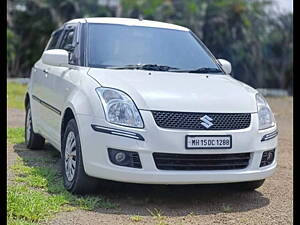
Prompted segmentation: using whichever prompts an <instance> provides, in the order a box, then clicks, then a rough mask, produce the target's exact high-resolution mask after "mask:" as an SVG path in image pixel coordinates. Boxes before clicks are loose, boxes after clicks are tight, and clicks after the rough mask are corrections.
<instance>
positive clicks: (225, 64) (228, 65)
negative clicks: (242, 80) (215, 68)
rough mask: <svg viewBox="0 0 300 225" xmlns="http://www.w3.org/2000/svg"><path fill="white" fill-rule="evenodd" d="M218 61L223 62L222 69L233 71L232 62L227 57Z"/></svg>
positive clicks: (227, 71) (226, 71)
mask: <svg viewBox="0 0 300 225" xmlns="http://www.w3.org/2000/svg"><path fill="white" fill-rule="evenodd" d="M218 62H219V63H220V64H221V66H222V69H223V70H224V71H225V73H226V74H230V73H231V63H230V62H228V61H227V60H225V59H218Z"/></svg>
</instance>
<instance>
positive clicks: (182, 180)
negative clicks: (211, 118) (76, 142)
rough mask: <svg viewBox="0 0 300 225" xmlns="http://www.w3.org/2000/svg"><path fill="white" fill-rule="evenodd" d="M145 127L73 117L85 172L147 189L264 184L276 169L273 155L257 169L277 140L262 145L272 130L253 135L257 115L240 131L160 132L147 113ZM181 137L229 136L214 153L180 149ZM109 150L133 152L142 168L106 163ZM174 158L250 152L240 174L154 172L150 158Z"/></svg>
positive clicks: (221, 172)
mask: <svg viewBox="0 0 300 225" xmlns="http://www.w3.org/2000/svg"><path fill="white" fill-rule="evenodd" d="M141 114H142V117H143V120H144V123H145V128H144V129H134V128H125V127H120V126H116V125H112V124H109V123H107V122H106V121H105V120H104V119H103V118H98V117H97V118H93V117H90V116H87V115H78V120H79V121H78V127H79V133H80V137H81V147H82V157H83V161H84V168H85V171H86V173H87V174H88V175H90V176H93V177H98V178H102V179H107V180H114V181H122V182H130V183H149V184H200V183H230V182H242V181H251V180H260V179H264V178H266V177H268V176H270V175H272V173H273V172H274V170H275V168H276V165H277V163H276V158H277V150H276V151H275V159H274V161H273V163H272V164H270V165H268V166H265V167H259V166H260V162H261V157H262V153H263V152H264V151H267V150H271V149H276V148H277V136H276V137H274V138H272V139H269V140H267V141H262V138H263V136H264V135H266V134H269V133H271V132H274V131H276V130H277V127H276V126H275V127H272V128H269V129H266V130H263V131H258V119H257V114H256V113H253V114H252V115H251V125H250V127H248V128H246V129H242V130H226V131H218V130H214V131H210V130H201V131H194V130H193V131H189V130H175V129H163V128H160V127H158V126H157V125H156V123H155V121H154V119H153V116H152V113H151V112H150V111H141ZM91 124H97V125H99V126H103V127H110V128H114V129H120V130H123V131H125V132H126V131H127V132H128V131H129V132H134V133H137V134H139V135H140V136H142V138H143V139H144V140H140V139H135V138H130V137H126V135H125V136H119V135H112V134H109V133H103V132H97V131H95V130H94V129H93V128H92V127H91ZM186 135H232V148H231V149H216V150H205V149H202V150H187V149H185V136H186ZM108 148H113V149H120V150H125V151H134V152H138V154H139V157H140V161H141V164H142V168H141V169H138V168H130V167H122V166H117V165H115V164H113V163H111V161H110V160H109V156H108V152H107V149H108ZM154 152H160V153H176V154H230V153H248V152H249V153H250V155H251V156H250V160H249V165H248V166H247V167H246V168H244V169H233V170H201V171H178V170H176V171H172V170H159V169H157V168H156V165H155V162H154V159H153V156H152V153H154Z"/></svg>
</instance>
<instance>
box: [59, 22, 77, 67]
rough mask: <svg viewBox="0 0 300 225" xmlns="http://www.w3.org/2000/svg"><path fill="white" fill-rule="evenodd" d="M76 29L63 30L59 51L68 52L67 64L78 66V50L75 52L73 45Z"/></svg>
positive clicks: (74, 45)
mask: <svg viewBox="0 0 300 225" xmlns="http://www.w3.org/2000/svg"><path fill="white" fill-rule="evenodd" d="M75 36H76V27H69V28H67V29H65V32H64V34H63V38H62V40H61V43H60V46H59V49H64V50H66V51H68V52H69V63H70V64H72V65H78V61H79V60H78V54H76V53H77V52H78V50H76V44H75V42H76V41H75Z"/></svg>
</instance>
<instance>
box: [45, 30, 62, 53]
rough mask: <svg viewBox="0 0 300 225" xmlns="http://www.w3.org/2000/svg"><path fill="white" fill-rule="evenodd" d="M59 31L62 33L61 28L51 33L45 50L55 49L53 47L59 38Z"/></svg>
mask: <svg viewBox="0 0 300 225" xmlns="http://www.w3.org/2000/svg"><path fill="white" fill-rule="evenodd" d="M61 33H62V30H59V31H57V32H55V33H54V34H53V35H52V37H51V40H50V43H49V45H48V48H47V50H50V49H55V48H56V46H57V42H58V39H59V37H60V35H61Z"/></svg>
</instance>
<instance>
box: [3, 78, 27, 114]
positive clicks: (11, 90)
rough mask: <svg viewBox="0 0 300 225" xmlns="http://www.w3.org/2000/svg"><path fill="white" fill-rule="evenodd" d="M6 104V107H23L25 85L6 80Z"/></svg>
mask: <svg viewBox="0 0 300 225" xmlns="http://www.w3.org/2000/svg"><path fill="white" fill-rule="evenodd" d="M6 86H7V106H8V108H16V109H24V99H25V92H26V89H27V85H23V84H18V83H15V82H7V84H6Z"/></svg>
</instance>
